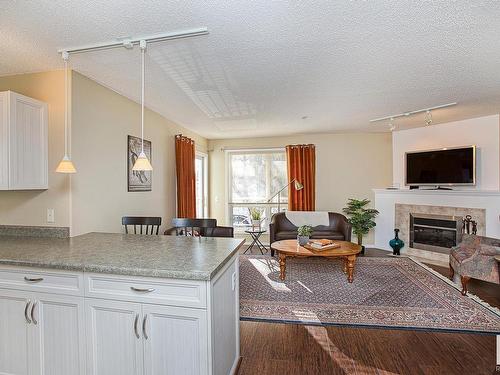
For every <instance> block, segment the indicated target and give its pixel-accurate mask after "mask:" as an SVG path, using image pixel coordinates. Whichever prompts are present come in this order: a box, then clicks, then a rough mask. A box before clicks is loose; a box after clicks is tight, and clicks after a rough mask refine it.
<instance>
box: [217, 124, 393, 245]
mask: <svg viewBox="0 0 500 375" xmlns="http://www.w3.org/2000/svg"><path fill="white" fill-rule="evenodd" d="M296 143H313V144H315V145H316V209H317V210H319V211H335V212H341V210H342V208H343V207H344V206H345V203H346V201H347V199H348V198H351V197H352V198H368V199H370V200H372V202H373V199H374V195H373V192H372V190H371V189H372V188H383V187H386V186H389V185H390V184H391V182H392V143H391V134H390V133H377V134H375V133H374V134H371V133H362V134H361V133H360V134H310V135H294V136H287V137H269V138H251V139H230V140H210V141H209V163H210V167H209V169H210V174H209V175H210V182H209V186H210V216H211V217H214V218H217V219H218V220H219V221H220V222H221V223H222V222H223V223H226V224H227V221H226V220H227V206H226V203H227V202H226V196H227V192H226V172H227V170H226V165H225V164H226V162H225V160H226V159H225V152H224V151H222V150H221V148H229V149H230V148H271V147H284V146H286V145H287V144H296ZM365 243H367V244H371V243H373V234H372V233H370V234H369V235H368V237H367V238H366V239H365Z"/></svg>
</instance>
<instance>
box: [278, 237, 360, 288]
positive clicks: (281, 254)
mask: <svg viewBox="0 0 500 375" xmlns="http://www.w3.org/2000/svg"><path fill="white" fill-rule="evenodd" d="M335 242H336V243H340V247H337V248H335V249H330V250H323V251H315V250H309V249H306V248H305V247H302V246H300V245H299V243H298V242H297V240H283V241H276V242H273V243H272V244H271V248H272V249H273V250H274V251H276V252H277V254H278V258H279V262H280V279H281V280H285V275H286V258H295V257H323V258H344V273H345V274H347V281H348V282H350V283H352V281H353V280H354V264H355V263H356V257H357V255H358V254H359V253H360V252H361V246H360V245H357V244H355V243H352V242H348V241H335Z"/></svg>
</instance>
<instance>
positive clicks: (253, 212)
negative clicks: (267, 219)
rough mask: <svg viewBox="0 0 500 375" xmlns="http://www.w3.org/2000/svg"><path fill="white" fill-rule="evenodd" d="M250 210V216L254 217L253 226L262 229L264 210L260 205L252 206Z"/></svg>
mask: <svg viewBox="0 0 500 375" xmlns="http://www.w3.org/2000/svg"><path fill="white" fill-rule="evenodd" d="M248 210H249V211H250V218H251V219H252V228H254V229H255V228H257V229H260V223H261V221H262V211H261V209H260V208H258V207H252V208H249V209H248Z"/></svg>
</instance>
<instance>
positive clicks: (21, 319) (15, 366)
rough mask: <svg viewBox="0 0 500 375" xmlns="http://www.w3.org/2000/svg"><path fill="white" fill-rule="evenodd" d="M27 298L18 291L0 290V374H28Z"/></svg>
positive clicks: (28, 330) (28, 331) (28, 333)
mask: <svg viewBox="0 0 500 375" xmlns="http://www.w3.org/2000/svg"><path fill="white" fill-rule="evenodd" d="M27 307H28V300H27V299H26V297H25V296H24V295H23V294H22V292H18V291H9V290H0V317H1V319H0V374H4V375H28V374H29V367H30V363H29V355H28V353H29V344H30V340H29V335H30V329H29V328H30V327H29V325H28V323H27V321H26V318H25V315H24V312H25V309H27Z"/></svg>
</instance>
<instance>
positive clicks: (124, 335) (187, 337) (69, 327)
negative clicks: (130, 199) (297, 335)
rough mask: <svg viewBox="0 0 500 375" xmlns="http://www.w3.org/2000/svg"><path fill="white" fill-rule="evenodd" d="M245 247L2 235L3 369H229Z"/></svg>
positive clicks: (177, 240) (207, 241)
mask: <svg viewBox="0 0 500 375" xmlns="http://www.w3.org/2000/svg"><path fill="white" fill-rule="evenodd" d="M242 243H243V240H236V239H228V238H193V237H174V236H141V235H123V234H106V233H89V234H85V235H82V236H77V237H73V238H64V239H61V238H29V237H0V317H1V319H0V348H1V350H0V373H6V374H15V375H20V374H51V375H57V374H61V375H62V374H64V375H71V374H92V375H98V374H102V375H104V374H105V375H113V374H117V375H118V374H119V375H126V374H130V375H132V374H134V375H136V374H148V375H153V374H162V375H164V374H165V375H168V374H176V375H177V374H189V375H192V374H193V375H194V374H214V375H215V374H217V375H218V374H230V373H234V371H235V370H236V368H237V364H238V361H239V298H238V294H239V289H238V261H237V260H238V249H239V247H240V246H241V245H242Z"/></svg>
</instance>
